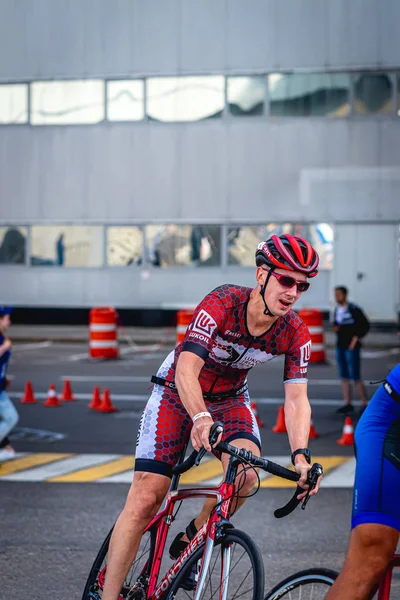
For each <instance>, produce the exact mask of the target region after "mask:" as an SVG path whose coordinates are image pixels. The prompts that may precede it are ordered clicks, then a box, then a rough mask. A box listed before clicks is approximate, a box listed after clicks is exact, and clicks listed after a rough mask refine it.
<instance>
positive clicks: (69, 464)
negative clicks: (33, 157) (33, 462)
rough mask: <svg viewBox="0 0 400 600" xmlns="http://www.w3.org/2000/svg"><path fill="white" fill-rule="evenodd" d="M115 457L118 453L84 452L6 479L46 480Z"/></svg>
mask: <svg viewBox="0 0 400 600" xmlns="http://www.w3.org/2000/svg"><path fill="white" fill-rule="evenodd" d="M115 458H118V454H82V455H78V456H72V457H71V458H66V459H64V460H58V461H56V462H52V463H49V464H46V465H42V466H40V467H36V468H33V469H30V470H29V471H28V472H27V473H24V472H19V473H14V474H13V475H8V476H7V477H5V478H4V479H6V480H7V481H46V480H48V479H54V478H56V477H57V476H61V475H65V474H67V473H71V471H72V472H73V471H77V470H78V469H83V468H84V467H89V466H93V465H98V464H99V463H104V462H106V461H108V460H113V459H115Z"/></svg>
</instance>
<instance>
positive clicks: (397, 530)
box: [326, 364, 400, 600]
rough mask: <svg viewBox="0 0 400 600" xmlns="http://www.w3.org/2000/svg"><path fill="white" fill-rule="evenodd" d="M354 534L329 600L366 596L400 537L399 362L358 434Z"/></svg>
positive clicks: (368, 595)
mask: <svg viewBox="0 0 400 600" xmlns="http://www.w3.org/2000/svg"><path fill="white" fill-rule="evenodd" d="M355 442H356V457H357V467H356V475H355V482H354V493H353V515H352V524H351V525H352V532H351V535H350V543H349V548H348V552H347V557H346V560H345V563H344V566H343V569H342V571H341V573H340V575H339V577H338V579H337V580H336V583H335V584H334V585H333V587H332V588H331V590H330V592H329V593H328V595H327V596H326V600H336V599H337V600H339V599H340V600H364V599H365V600H367V599H368V598H370V595H371V593H372V590H373V589H374V587H375V586H376V584H377V583H378V581H379V579H380V577H381V575H382V574H383V573H384V571H385V569H386V567H387V566H388V564H389V562H390V560H391V558H392V555H393V553H394V552H395V550H396V546H397V544H398V541H399V536H400V364H398V365H397V366H396V367H395V368H394V369H392V371H391V372H390V373H389V375H388V376H387V378H386V380H384V382H383V384H382V385H381V386H380V387H379V389H378V390H377V391H376V392H375V394H374V396H373V398H372V400H371V401H370V403H369V405H368V407H367V408H366V410H365V412H364V414H363V416H362V417H361V419H360V421H359V423H358V425H357V428H356V433H355Z"/></svg>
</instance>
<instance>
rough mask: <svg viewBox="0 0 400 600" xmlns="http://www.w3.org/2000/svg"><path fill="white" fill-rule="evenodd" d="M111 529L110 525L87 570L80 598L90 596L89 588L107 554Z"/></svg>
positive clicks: (87, 598) (86, 599)
mask: <svg viewBox="0 0 400 600" xmlns="http://www.w3.org/2000/svg"><path fill="white" fill-rule="evenodd" d="M113 529H114V527H112V528H111V530H110V531H109V532H108V534H107V536H106V538H105V540H104V542H103V543H102V545H101V547H100V550H99V551H98V553H97V556H96V558H95V559H94V562H93V564H92V568H91V569H90V571H89V575H88V578H87V581H86V585H85V589H84V591H83V596H82V600H89V598H91V596H89V593H90V591H91V588H92V587H93V585H94V583H95V582H96V579H97V575H98V573H99V570H100V567H101V565H102V563H103V562H104V560H105V558H106V556H107V552H108V546H109V544H110V538H111V534H112V532H113Z"/></svg>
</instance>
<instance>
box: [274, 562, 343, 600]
mask: <svg viewBox="0 0 400 600" xmlns="http://www.w3.org/2000/svg"><path fill="white" fill-rule="evenodd" d="M337 576H338V574H337V573H336V571H331V570H330V569H307V570H306V571H299V572H298V573H294V575H290V576H289V577H288V578H287V579H285V580H284V581H281V583H278V585H276V586H275V587H274V589H272V590H271V591H270V592H268V594H267V595H266V596H265V598H264V600H278V599H279V600H281V598H287V600H323V598H325V596H326V594H327V593H328V591H329V588H330V587H331V586H332V585H333V583H334V581H335V579H336V577H337Z"/></svg>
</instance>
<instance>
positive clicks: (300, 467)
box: [294, 459, 322, 500]
mask: <svg viewBox="0 0 400 600" xmlns="http://www.w3.org/2000/svg"><path fill="white" fill-rule="evenodd" d="M294 468H295V471H296V473H298V474H299V475H300V479H299V481H298V482H297V485H299V486H300V487H302V488H303V489H304V490H305V491H304V492H302V493H301V494H299V495H298V496H297V499H298V500H304V498H305V497H306V494H307V491H308V488H309V486H308V484H307V483H306V482H307V475H308V471H309V470H310V469H311V465H309V464H308V462H306V461H305V460H303V459H299V460H297V461H296V465H295V467H294ZM321 480H322V475H321V476H320V477H318V481H317V485H316V486H315V488H314V489H313V490H311V492H310V496H314V494H317V493H318V490H319V487H320V485H321Z"/></svg>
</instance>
